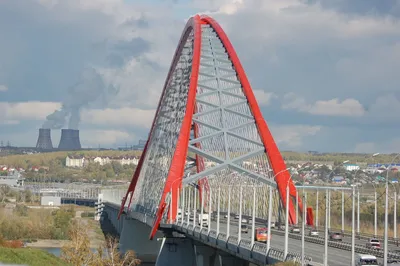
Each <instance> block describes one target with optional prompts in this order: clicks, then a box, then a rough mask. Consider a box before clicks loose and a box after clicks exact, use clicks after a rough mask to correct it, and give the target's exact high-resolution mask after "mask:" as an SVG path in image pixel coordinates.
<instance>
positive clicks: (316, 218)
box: [315, 190, 319, 228]
mask: <svg viewBox="0 0 400 266" xmlns="http://www.w3.org/2000/svg"><path fill="white" fill-rule="evenodd" d="M318 194H319V191H318V190H317V201H316V205H317V206H316V207H315V209H316V215H315V227H316V228H318V219H319V206H318V196H319V195H318Z"/></svg>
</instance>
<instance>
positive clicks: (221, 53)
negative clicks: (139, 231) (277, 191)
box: [133, 25, 276, 212]
mask: <svg viewBox="0 0 400 266" xmlns="http://www.w3.org/2000/svg"><path fill="white" fill-rule="evenodd" d="M201 27H202V40H201V58H200V72H199V79H198V85H197V94H196V112H195V114H194V115H193V119H192V121H193V126H192V134H191V140H190V143H189V152H188V159H187V165H186V166H187V167H186V169H185V177H184V179H183V184H184V185H188V184H194V183H197V181H198V180H200V179H203V178H207V179H208V183H209V186H210V189H211V190H213V191H216V189H217V187H221V186H226V185H229V186H232V185H233V186H238V185H249V186H254V185H257V186H264V187H265V185H272V186H274V187H275V186H276V184H275V181H274V179H273V172H272V170H271V167H270V162H269V160H268V157H267V155H266V149H265V148H264V145H263V143H262V141H261V138H260V135H259V132H258V129H257V126H256V124H255V120H254V117H253V115H252V112H251V110H250V107H249V105H248V101H247V98H246V96H245V94H244V93H243V88H242V84H241V83H240V81H239V80H238V78H237V74H236V71H235V69H234V67H233V64H232V62H231V60H230V58H229V56H228V54H227V52H226V49H225V47H224V46H223V44H222V42H221V40H220V39H219V37H218V35H217V33H216V32H215V31H214V29H213V28H212V27H211V26H209V25H202V26H201ZM193 39H194V38H193V32H191V33H190V34H189V35H188V38H187V41H186V44H185V46H184V48H183V51H182V54H181V56H180V58H179V62H178V64H177V66H176V68H175V70H174V71H173V73H172V75H171V76H170V80H169V81H168V83H167V84H168V86H167V88H166V92H165V95H164V96H163V98H162V100H161V109H160V110H159V112H158V114H157V117H156V120H155V128H154V130H153V133H152V134H151V136H150V141H149V146H148V151H147V153H146V155H145V156H146V157H145V159H144V164H143V168H142V171H141V173H140V176H139V179H138V185H137V187H136V189H135V192H134V196H133V203H134V204H138V205H140V206H144V207H145V208H146V209H147V210H148V211H149V210H150V211H152V212H155V211H156V208H157V207H158V206H159V203H160V202H159V201H160V198H161V195H162V192H163V188H164V184H165V180H166V177H167V176H168V172H169V169H170V166H171V158H172V156H173V154H174V151H175V146H176V143H177V139H178V137H179V133H180V128H181V124H182V120H183V117H184V114H185V110H186V105H187V97H188V89H189V80H190V75H191V67H192V65H191V62H192V55H193ZM194 131H196V134H197V135H196V138H194V136H195V134H194ZM196 155H197V156H196ZM196 159H197V160H201V161H202V163H203V164H204V167H203V168H202V169H200V171H198V169H196V167H195V165H194V164H193V163H192V162H193V161H194V160H196ZM213 198H215V197H214V196H213ZM260 200H261V198H260ZM212 201H214V199H213V200H212ZM214 206H215V205H214Z"/></svg>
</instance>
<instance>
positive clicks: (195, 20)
mask: <svg viewBox="0 0 400 266" xmlns="http://www.w3.org/2000/svg"><path fill="white" fill-rule="evenodd" d="M200 24H201V20H200V16H198V15H196V16H194V17H192V18H190V19H189V21H188V22H187V23H186V26H185V28H184V30H183V32H182V35H181V38H180V40H179V45H178V47H177V48H176V50H175V53H174V57H173V61H172V63H171V66H170V68H169V71H168V75H167V78H166V80H165V83H164V88H163V91H162V93H161V96H160V100H159V102H158V105H157V111H156V113H155V115H154V119H153V123H152V126H151V129H150V133H149V137H148V139H147V142H146V145H145V147H144V149H143V152H142V155H141V156H140V160H139V163H138V166H137V167H136V170H135V173H134V174H133V177H132V180H131V183H130V185H129V188H128V190H127V192H126V195H125V197H124V198H123V200H122V203H121V208H120V211H119V214H118V219H119V217H120V216H121V213H122V212H123V210H124V206H125V203H126V201H127V198H128V196H129V195H132V196H133V193H134V191H135V188H136V185H137V181H138V179H139V175H140V172H141V170H142V166H143V161H144V158H145V157H146V152H147V148H148V144H149V140H150V136H151V135H152V133H153V130H154V126H155V122H156V118H157V115H158V113H159V111H160V105H161V101H162V99H163V96H164V95H165V91H166V88H167V86H168V81H169V80H170V77H171V75H172V73H173V71H174V69H175V67H176V65H177V63H178V60H179V55H180V54H181V52H182V49H183V47H184V45H185V41H186V39H187V38H188V36H189V34H190V32H191V30H192V29H194V31H195V41H194V42H195V45H196V42H197V46H195V49H194V51H193V55H194V58H193V64H192V76H191V79H192V80H191V81H190V90H189V91H194V92H193V94H194V96H192V98H193V99H194V98H195V97H196V86H197V77H198V72H199V66H200V64H199V60H200V48H201V26H200ZM195 58H197V61H198V62H197V63H196V60H195ZM193 73H195V75H193ZM189 99H190V98H188V109H189V108H192V109H193V110H192V115H193V111H194V104H193V107H190V106H189ZM188 109H187V110H188ZM192 115H190V114H188V112H187V111H186V114H185V118H184V121H186V120H187V119H189V117H190V121H189V131H190V122H191V117H192ZM186 123H188V122H186ZM184 125H185V128H186V127H188V125H186V124H184V123H182V128H181V130H182V129H183V128H184ZM181 132H182V131H181ZM187 134H189V133H187ZM181 136H182V134H181ZM180 140H181V137H180V138H179V139H178V143H177V148H178V144H179V143H180ZM187 142H188V141H187ZM186 146H187V143H186ZM177 151H178V149H177ZM175 153H177V152H175ZM186 153H187V149H186V152H185V154H184V155H185V156H186ZM178 154H179V152H178ZM181 157H182V156H180V158H181ZM174 158H175V155H174ZM182 160H183V164H182V165H181V166H179V167H178V168H179V169H180V168H182V174H183V169H184V166H185V157H183V158H182ZM173 162H175V160H174V161H173ZM175 167H176V166H175ZM175 167H174V164H171V171H170V173H171V172H175V171H176V168H175ZM173 169H175V171H172V170H173ZM182 174H181V179H182ZM175 179H176V178H175V176H174V180H175ZM175 183H176V185H178V183H179V186H181V182H175ZM167 184H168V180H167V183H166V184H165V189H164V192H165V190H166V189H167V188H168V189H170V187H168V186H167ZM174 192H175V191H174ZM167 193H168V192H167ZM165 194H166V193H164V195H163V199H164V198H165ZM174 194H175V195H176V194H177V193H174ZM132 196H131V197H130V200H129V205H130V203H131V201H132ZM175 200H176V199H175ZM175 202H176V201H175ZM160 205H161V204H160ZM159 209H160V208H159ZM174 211H175V214H176V211H177V210H176V209H175V210H174ZM173 217H175V216H173Z"/></svg>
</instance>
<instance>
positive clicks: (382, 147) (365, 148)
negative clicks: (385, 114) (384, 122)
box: [352, 137, 400, 162]
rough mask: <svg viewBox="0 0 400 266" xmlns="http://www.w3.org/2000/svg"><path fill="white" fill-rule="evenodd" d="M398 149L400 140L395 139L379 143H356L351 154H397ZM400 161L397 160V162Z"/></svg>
mask: <svg viewBox="0 0 400 266" xmlns="http://www.w3.org/2000/svg"><path fill="white" fill-rule="evenodd" d="M399 149H400V138H398V137H395V138H391V139H387V140H383V141H380V142H360V143H356V144H355V147H354V150H353V151H352V152H356V153H376V152H379V153H382V154H385V153H386V154H390V153H398V151H399ZM399 161H400V159H399V160H398V162H399Z"/></svg>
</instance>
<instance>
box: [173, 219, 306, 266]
mask: <svg viewBox="0 0 400 266" xmlns="http://www.w3.org/2000/svg"><path fill="white" fill-rule="evenodd" d="M173 228H174V229H175V230H176V231H178V232H181V233H183V234H185V235H187V236H189V237H193V238H195V239H196V240H197V241H201V242H203V243H205V244H207V245H209V246H212V247H215V248H218V249H221V250H224V251H225V252H227V253H230V254H232V255H235V256H237V257H239V258H243V259H245V260H247V261H251V262H254V263H257V264H262V265H265V264H274V263H277V262H282V261H294V262H298V263H300V262H301V255H300V254H299V253H297V252H288V254H287V256H286V258H285V257H284V251H283V250H281V249H278V248H273V247H271V248H270V249H269V250H267V245H266V244H264V243H260V242H255V243H254V244H253V246H252V245H251V241H250V240H248V239H241V240H240V241H239V239H238V237H237V236H229V237H228V238H227V236H226V234H225V233H219V234H218V235H217V232H216V231H215V230H212V229H210V230H209V229H208V228H200V226H193V224H190V223H189V224H188V223H187V222H183V223H181V222H177V223H175V224H174V226H173ZM305 260H306V263H307V264H308V263H310V262H312V258H311V257H310V256H305Z"/></svg>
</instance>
